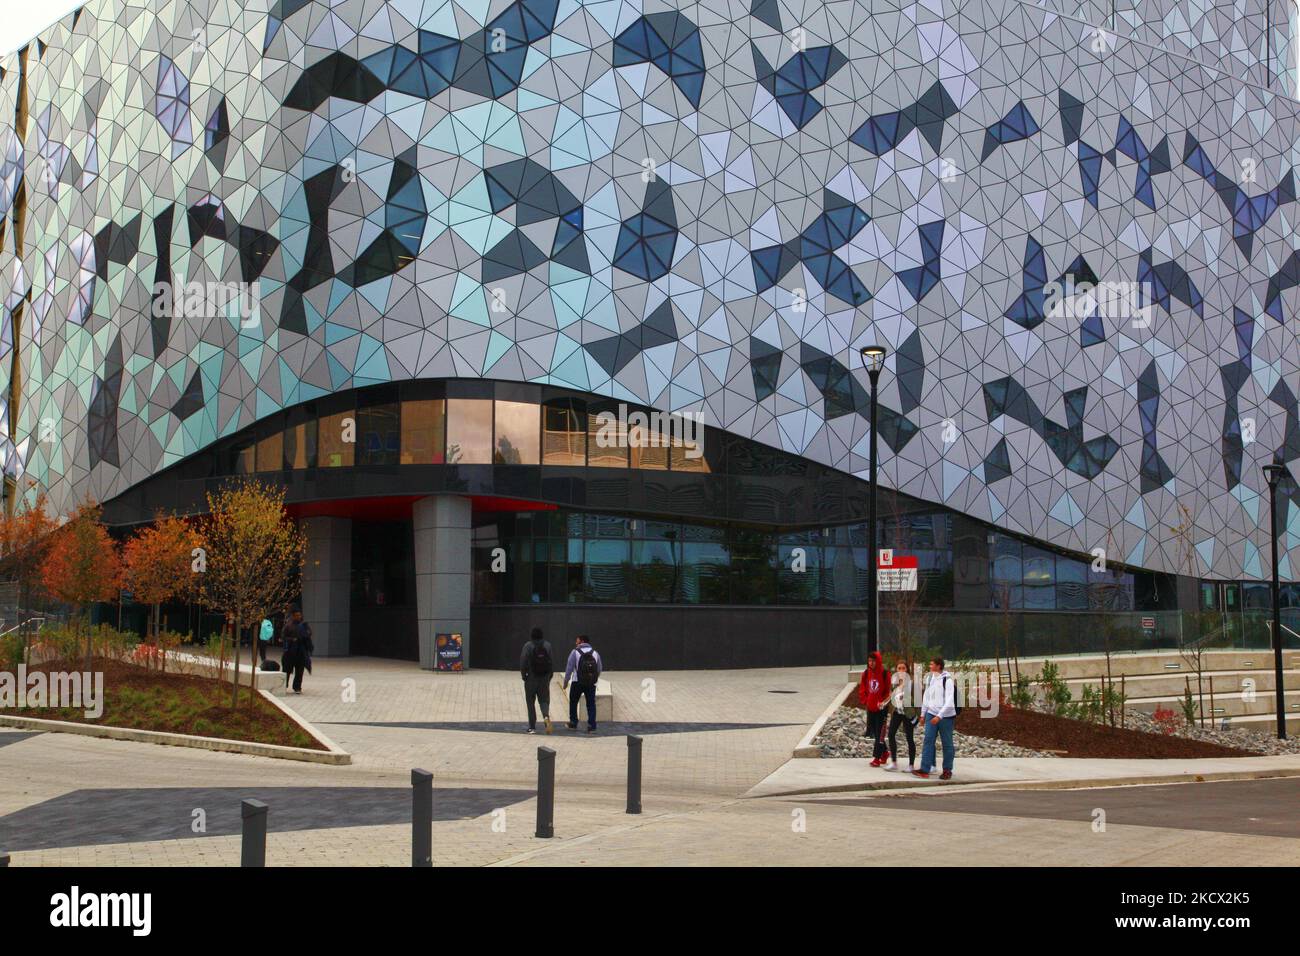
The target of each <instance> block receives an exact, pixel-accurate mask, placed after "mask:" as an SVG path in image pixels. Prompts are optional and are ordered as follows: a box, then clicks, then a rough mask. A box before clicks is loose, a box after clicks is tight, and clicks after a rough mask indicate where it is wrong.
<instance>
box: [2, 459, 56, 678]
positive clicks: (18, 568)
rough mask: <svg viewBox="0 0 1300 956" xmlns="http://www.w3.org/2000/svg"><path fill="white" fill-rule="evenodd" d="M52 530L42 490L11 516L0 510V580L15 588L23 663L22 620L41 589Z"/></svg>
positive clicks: (23, 633) (23, 626)
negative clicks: (42, 571) (16, 590)
mask: <svg viewBox="0 0 1300 956" xmlns="http://www.w3.org/2000/svg"><path fill="white" fill-rule="evenodd" d="M30 484H31V485H34V484H35V483H34V482H33V483H30ZM56 527H57V525H56V524H55V523H54V519H53V518H51V517H50V515H49V512H47V511H46V497H45V491H44V489H37V491H36V495H35V497H34V498H31V499H27V500H24V501H23V503H22V506H21V508H19V509H17V510H16V511H15V512H14V513H12V514H10V513H9V512H8V511H6V510H4V509H0V579H3V580H5V581H12V582H13V583H14V584H16V585H17V589H18V604H19V609H18V613H19V624H20V627H19V631H20V634H21V635H22V636H23V659H24V660H26V658H27V641H26V632H27V627H26V624H27V622H26V617H27V615H28V614H29V612H30V611H31V609H32V603H33V602H34V600H35V598H36V596H37V594H38V593H39V591H40V589H41V566H42V565H43V564H44V563H45V556H46V554H47V553H48V552H49V549H50V544H51V541H52V540H53V534H54V530H55V528H56Z"/></svg>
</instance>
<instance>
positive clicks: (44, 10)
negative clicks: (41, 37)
mask: <svg viewBox="0 0 1300 956" xmlns="http://www.w3.org/2000/svg"><path fill="white" fill-rule="evenodd" d="M85 2H86V0H0V56H3V55H4V54H6V53H12V52H13V51H14V50H16V49H18V48H19V47H20V46H22V45H23V44H24V43H26V42H27V41H28V40H30V39H31V38H32V37H34V36H36V34H38V33H40V32H41V31H42V30H44V29H45V28H46V27H48V26H49V25H50V24H51V23H54V22H56V21H57V20H59V18H60V17H62V16H64V15H65V14H68V13H71V12H72V11H73V10H75V9H77V7H79V6H82V5H84V4H85Z"/></svg>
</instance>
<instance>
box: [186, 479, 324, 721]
mask: <svg viewBox="0 0 1300 956" xmlns="http://www.w3.org/2000/svg"><path fill="white" fill-rule="evenodd" d="M200 534H201V536H202V538H203V545H202V548H203V551H202V553H201V555H200V559H199V560H198V562H197V563H196V565H195V570H196V571H197V572H198V577H199V589H200V593H201V594H202V596H203V602H204V603H205V604H207V605H208V606H209V607H211V608H213V609H214V610H217V611H221V612H222V613H224V614H225V615H226V617H227V619H229V620H230V621H232V622H233V624H234V631H235V638H234V640H235V654H234V676H233V678H232V680H231V692H230V706H231V707H235V706H237V705H238V703H239V658H240V650H239V635H240V633H241V631H242V630H243V628H244V627H246V626H249V625H252V624H256V623H257V622H259V621H261V619H262V618H264V617H266V616H267V615H268V614H270V613H271V612H272V611H274V610H276V609H278V608H281V607H284V606H285V605H286V604H287V603H288V602H289V601H290V600H291V599H292V598H293V597H294V595H295V594H297V593H298V590H299V586H300V585H299V581H300V578H301V575H302V566H303V561H304V559H305V557H306V551H307V540H306V537H305V536H304V535H303V533H302V532H301V531H300V530H299V529H298V526H297V525H296V524H295V523H294V522H293V520H292V519H291V518H290V517H289V516H288V515H287V514H286V513H285V510H284V490H283V489H282V488H275V487H272V486H270V485H267V484H263V483H262V482H260V481H242V482H229V483H227V484H225V485H223V486H222V487H221V489H220V490H218V491H217V493H216V494H212V493H209V494H208V515H207V516H206V517H205V518H204V519H203V520H202V521H201V523H200ZM253 640H254V641H256V640H257V636H256V635H254V636H253ZM256 659H257V655H256V654H255V653H254V654H253V660H256ZM254 681H255V677H254V675H252V674H250V675H249V678H248V684H249V704H250V706H251V704H252V700H253V696H254V695H253V687H254Z"/></svg>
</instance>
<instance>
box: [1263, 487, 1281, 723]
mask: <svg viewBox="0 0 1300 956" xmlns="http://www.w3.org/2000/svg"><path fill="white" fill-rule="evenodd" d="M1285 474H1286V466H1285V465H1280V464H1272V465H1265V466H1264V478H1265V480H1266V481H1268V522H1269V530H1270V535H1269V537H1270V538H1271V539H1272V544H1273V688H1274V692H1275V693H1276V695H1277V739H1278V740H1286V688H1285V687H1284V686H1283V684H1282V595H1281V587H1280V586H1279V584H1278V580H1277V575H1278V568H1277V486H1278V484H1279V483H1280V482H1281V481H1282V476H1283V475H1285Z"/></svg>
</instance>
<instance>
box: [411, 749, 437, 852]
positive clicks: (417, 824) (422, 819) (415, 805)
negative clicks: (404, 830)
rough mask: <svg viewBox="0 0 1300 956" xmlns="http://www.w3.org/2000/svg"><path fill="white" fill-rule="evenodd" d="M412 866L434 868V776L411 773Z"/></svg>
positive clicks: (417, 771) (426, 773) (421, 771)
mask: <svg viewBox="0 0 1300 956" xmlns="http://www.w3.org/2000/svg"><path fill="white" fill-rule="evenodd" d="M411 866H433V774H431V773H429V771H427V770H412V771H411Z"/></svg>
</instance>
